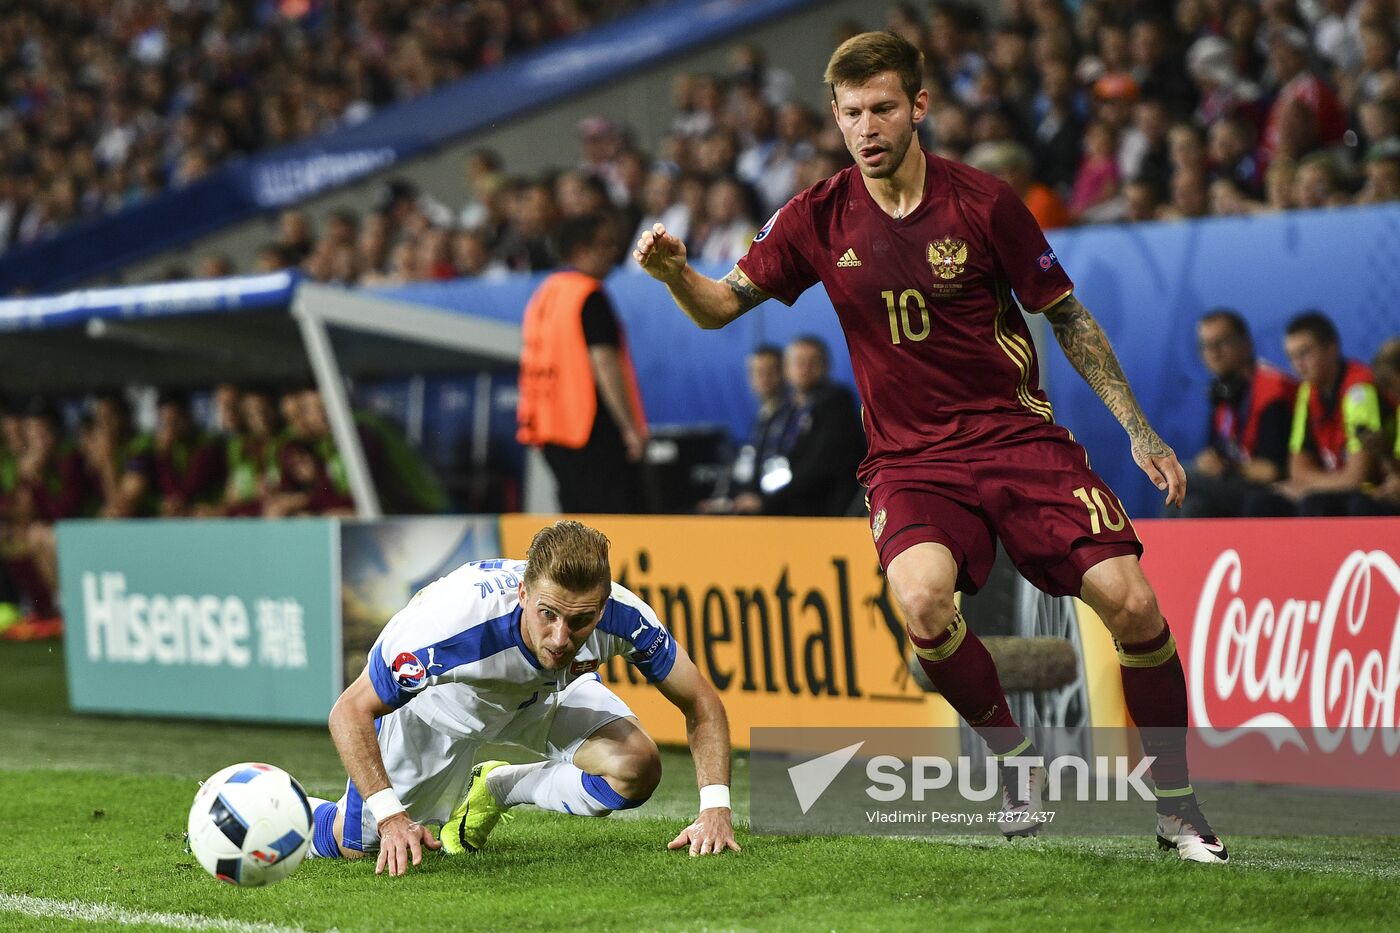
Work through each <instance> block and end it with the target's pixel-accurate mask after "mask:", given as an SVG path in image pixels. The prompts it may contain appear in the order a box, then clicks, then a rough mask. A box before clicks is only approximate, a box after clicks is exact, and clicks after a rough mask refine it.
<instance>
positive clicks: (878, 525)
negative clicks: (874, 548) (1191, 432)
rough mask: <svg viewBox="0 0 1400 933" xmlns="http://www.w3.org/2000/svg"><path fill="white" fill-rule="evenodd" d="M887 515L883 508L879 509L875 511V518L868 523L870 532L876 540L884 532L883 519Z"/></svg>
mask: <svg viewBox="0 0 1400 933" xmlns="http://www.w3.org/2000/svg"><path fill="white" fill-rule="evenodd" d="M887 517H888V516H886V515H885V510H884V509H881V510H880V511H878V512H876V513H875V520H874V521H873V522H871V523H870V533H871V534H872V535H874V537H875V540H876V541H879V540H880V535H882V534H884V533H885V519H886V518H887Z"/></svg>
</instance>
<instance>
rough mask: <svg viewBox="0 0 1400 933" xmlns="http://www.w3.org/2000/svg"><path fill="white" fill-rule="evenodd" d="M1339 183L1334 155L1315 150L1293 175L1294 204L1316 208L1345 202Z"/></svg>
mask: <svg viewBox="0 0 1400 933" xmlns="http://www.w3.org/2000/svg"><path fill="white" fill-rule="evenodd" d="M1337 184H1338V179H1337V163H1336V161H1335V160H1334V159H1333V158H1332V155H1331V154H1330V153H1327V152H1314V153H1313V154H1312V155H1310V156H1308V157H1307V158H1305V159H1303V161H1302V162H1300V163H1299V164H1298V171H1297V173H1296V174H1295V175H1294V176H1293V204H1294V205H1295V206H1296V207H1300V208H1316V207H1335V206H1336V205H1338V204H1342V203H1345V198H1344V197H1343V196H1342V194H1341V193H1340V192H1339V191H1338V190H1337Z"/></svg>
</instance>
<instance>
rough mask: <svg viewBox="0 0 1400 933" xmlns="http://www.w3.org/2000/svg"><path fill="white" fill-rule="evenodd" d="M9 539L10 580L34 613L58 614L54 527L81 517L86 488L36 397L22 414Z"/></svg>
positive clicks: (79, 462)
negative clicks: (30, 605)
mask: <svg viewBox="0 0 1400 933" xmlns="http://www.w3.org/2000/svg"><path fill="white" fill-rule="evenodd" d="M17 473H18V485H17V490H16V506H15V510H14V525H13V527H14V530H15V535H14V538H13V539H12V540H11V541H10V542H8V547H7V552H6V557H7V559H8V570H9V576H10V579H12V580H13V581H14V582H15V584H16V585H17V586H18V587H19V588H20V589H21V590H22V591H23V592H24V593H25V594H26V595H27V596H28V597H29V600H30V602H31V604H32V605H33V611H34V615H36V616H38V617H39V618H41V619H49V618H52V617H54V616H56V615H57V614H58V607H57V603H56V602H55V600H54V593H55V592H56V590H57V587H58V555H57V545H56V539H55V537H54V523H55V522H57V521H60V520H62V519H65V518H76V517H78V516H80V515H82V514H83V509H84V506H85V505H86V504H87V501H88V496H89V492H90V488H89V485H88V478H87V474H86V471H85V470H84V469H83V459H82V455H81V454H80V453H79V452H78V450H77V449H76V447H75V446H74V445H73V444H71V443H69V442H68V441H66V440H65V439H64V436H63V424H62V419H61V417H60V415H59V413H58V411H57V410H56V409H55V408H53V407H52V406H51V405H49V404H48V403H47V402H44V401H43V400H41V399H36V400H34V401H32V402H31V403H30V404H29V406H28V408H26V410H25V413H24V451H23V454H22V455H21V456H20V458H19V463H18V465H17Z"/></svg>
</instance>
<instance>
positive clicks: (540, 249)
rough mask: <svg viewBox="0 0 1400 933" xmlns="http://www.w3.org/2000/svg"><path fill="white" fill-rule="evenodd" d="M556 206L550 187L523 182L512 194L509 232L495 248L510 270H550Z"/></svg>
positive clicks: (552, 262)
mask: <svg viewBox="0 0 1400 933" xmlns="http://www.w3.org/2000/svg"><path fill="white" fill-rule="evenodd" d="M557 215H558V208H557V206H556V205H555V203H554V195H553V192H552V191H551V190H550V186H549V185H547V184H545V183H543V182H538V183H532V184H527V185H525V186H524V187H523V188H522V189H520V190H519V192H518V193H517V194H516V197H515V216H514V218H513V220H512V224H511V228H510V230H509V232H508V233H507V234H506V235H505V236H504V237H502V239H501V242H500V244H499V245H498V246H497V247H496V257H497V258H498V259H500V260H501V261H502V262H503V263H504V264H505V265H506V266H507V267H509V268H510V270H511V271H512V272H540V271H543V270H545V269H552V268H554V267H555V266H556V265H557V264H558V261H557V260H556V259H555V256H554V254H553V252H552V251H551V249H550V245H549V232H550V230H551V228H552V227H553V226H554V224H555V218H556V217H557Z"/></svg>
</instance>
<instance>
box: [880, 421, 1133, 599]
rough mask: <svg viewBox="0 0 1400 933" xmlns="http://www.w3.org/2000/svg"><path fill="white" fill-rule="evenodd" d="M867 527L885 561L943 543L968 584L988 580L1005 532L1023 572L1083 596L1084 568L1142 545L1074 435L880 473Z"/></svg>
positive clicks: (1049, 588)
mask: <svg viewBox="0 0 1400 933" xmlns="http://www.w3.org/2000/svg"><path fill="white" fill-rule="evenodd" d="M870 533H871V535H873V536H874V538H875V547H876V549H877V550H879V552H880V564H881V566H883V567H885V568H888V567H889V565H890V561H892V560H894V559H895V557H896V556H898V555H899V554H900V553H902V552H903V551H905V550H907V549H908V548H910V547H912V546H913V545H915V544H920V543H922V542H926V541H932V542H936V543H938V544H942V545H944V546H946V547H947V548H948V550H950V551H952V552H953V559H954V560H956V561H957V562H958V589H959V590H962V591H963V592H966V593H975V592H977V590H978V589H980V588H981V586H982V584H984V583H986V582H987V574H989V573H990V572H991V569H992V562H993V561H994V560H995V559H996V542H997V540H998V539H1000V541H1001V543H1002V546H1003V547H1005V548H1006V553H1007V555H1008V556H1009V557H1010V558H1011V560H1012V562H1013V563H1015V565H1016V568H1017V569H1018V570H1020V571H1021V574H1022V576H1024V577H1025V578H1026V579H1027V580H1029V581H1030V582H1031V583H1033V584H1035V585H1036V586H1037V587H1039V588H1040V589H1042V590H1044V591H1045V592H1047V593H1049V594H1050V595H1052V596H1078V595H1079V588H1080V582H1081V581H1082V580H1083V578H1084V572H1085V571H1086V570H1088V569H1089V568H1090V567H1092V566H1094V565H1095V564H1097V563H1099V562H1100V561H1103V560H1107V559H1108V558H1110V557H1117V556H1120V555H1123V554H1133V555H1137V556H1141V555H1142V542H1140V541H1139V540H1138V536H1137V532H1136V531H1134V530H1133V523H1132V521H1131V520H1129V519H1128V517H1127V513H1126V512H1125V511H1124V510H1123V505H1122V503H1121V502H1119V501H1118V497H1117V496H1115V495H1114V494H1113V493H1112V492H1111V491H1110V490H1109V488H1108V486H1107V484H1105V483H1104V481H1103V480H1102V479H1100V478H1099V475H1098V474H1097V473H1095V472H1094V471H1093V470H1092V469H1090V468H1089V459H1088V456H1087V455H1086V454H1085V453H1084V448H1082V447H1080V446H1079V445H1078V444H1077V443H1075V442H1074V441H1073V440H1072V439H1070V438H1069V437H1068V436H1065V437H1063V438H1060V437H1055V436H1053V435H1049V436H1040V437H1036V438H1033V439H1031V440H1028V441H1022V442H1020V443H1017V444H1015V445H1007V446H1004V447H998V448H996V450H995V451H994V452H989V455H988V456H987V458H986V459H975V460H948V461H942V462H937V463H929V464H920V465H919V467H918V468H917V470H913V469H910V470H909V471H908V472H907V473H905V474H904V475H902V476H900V477H899V478H898V479H886V478H879V479H877V481H876V484H875V485H874V486H872V487H871V488H870Z"/></svg>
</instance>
